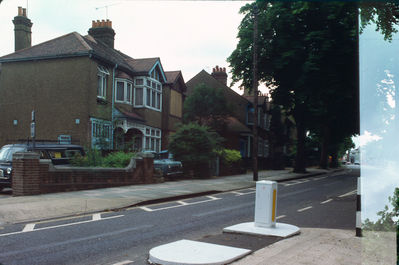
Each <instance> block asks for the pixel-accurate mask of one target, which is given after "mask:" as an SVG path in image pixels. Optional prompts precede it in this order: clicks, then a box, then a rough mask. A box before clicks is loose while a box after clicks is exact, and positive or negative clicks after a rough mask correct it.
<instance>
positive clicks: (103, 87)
mask: <svg viewBox="0 0 399 265" xmlns="http://www.w3.org/2000/svg"><path fill="white" fill-rule="evenodd" d="M97 70H98V72H97V97H99V98H103V99H105V97H106V92H107V80H108V76H109V72H108V70H107V68H105V67H104V66H101V65H99V66H97Z"/></svg>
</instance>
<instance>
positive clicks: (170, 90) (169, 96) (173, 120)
mask: <svg viewBox="0 0 399 265" xmlns="http://www.w3.org/2000/svg"><path fill="white" fill-rule="evenodd" d="M165 76H166V80H167V82H166V83H165V84H164V86H163V98H162V103H163V104H162V150H166V149H167V148H168V145H169V137H170V135H172V134H173V133H174V132H176V129H177V128H176V126H177V125H178V124H179V123H181V122H182V119H183V103H184V99H185V93H186V92H187V86H186V83H185V82H184V78H183V75H182V72H181V71H167V72H165Z"/></svg>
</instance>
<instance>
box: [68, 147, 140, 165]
mask: <svg viewBox="0 0 399 265" xmlns="http://www.w3.org/2000/svg"><path fill="white" fill-rule="evenodd" d="M135 155H136V154H135V153H124V152H115V153H110V154H108V155H107V156H106V157H103V156H102V155H101V152H100V151H99V150H97V149H89V150H88V151H87V152H86V155H85V156H81V155H80V154H77V155H75V156H74V157H73V158H72V159H71V165H73V166H77V167H112V168H124V167H126V166H128V165H129V163H130V160H131V158H132V157H134V156H135Z"/></svg>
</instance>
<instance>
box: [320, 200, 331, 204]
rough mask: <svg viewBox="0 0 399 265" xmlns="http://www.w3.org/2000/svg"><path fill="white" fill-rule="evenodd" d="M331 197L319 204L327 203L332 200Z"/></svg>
mask: <svg viewBox="0 0 399 265" xmlns="http://www.w3.org/2000/svg"><path fill="white" fill-rule="evenodd" d="M332 200H333V199H328V200H326V201H324V202H321V203H320V204H325V203H328V202H330V201H332Z"/></svg>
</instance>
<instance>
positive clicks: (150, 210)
mask: <svg viewBox="0 0 399 265" xmlns="http://www.w3.org/2000/svg"><path fill="white" fill-rule="evenodd" d="M140 209H141V210H144V211H146V212H152V211H154V210H153V209H150V208H147V207H145V206H142V207H140Z"/></svg>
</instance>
